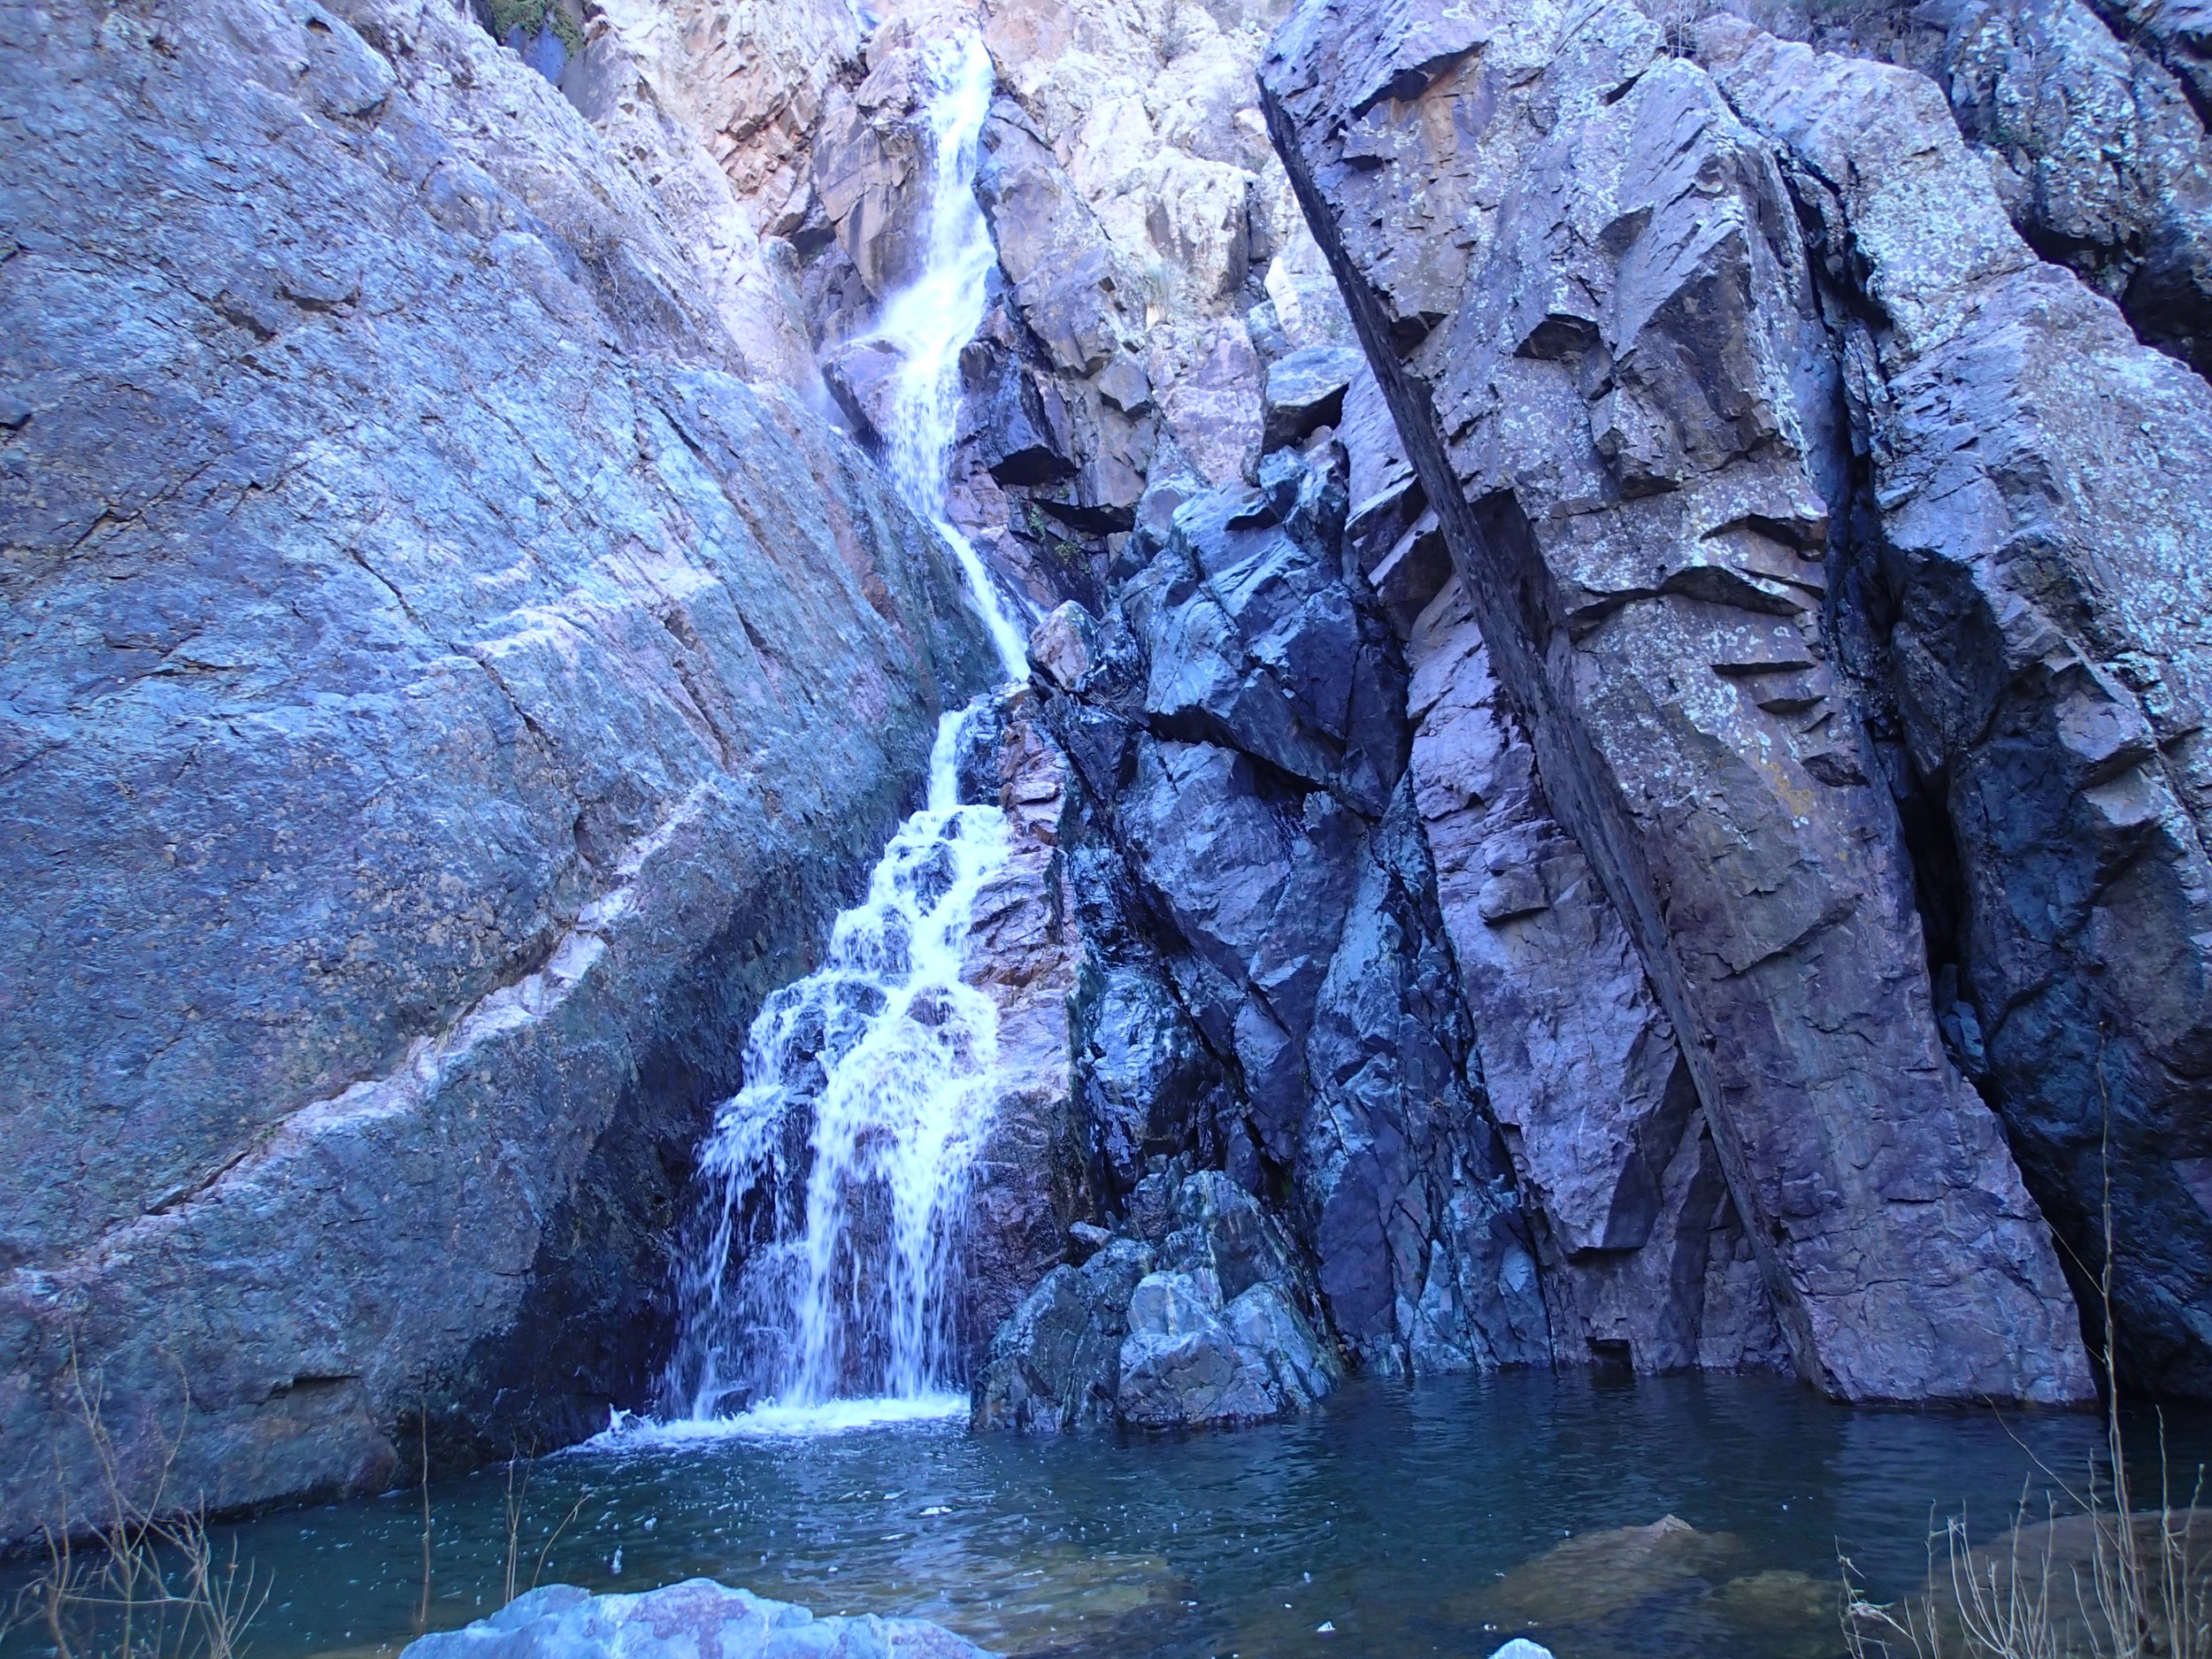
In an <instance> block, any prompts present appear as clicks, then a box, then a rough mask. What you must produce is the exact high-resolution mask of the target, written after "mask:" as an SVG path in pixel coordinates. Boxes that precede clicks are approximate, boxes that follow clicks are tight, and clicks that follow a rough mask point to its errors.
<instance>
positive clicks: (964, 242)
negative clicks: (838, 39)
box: [870, 35, 1029, 680]
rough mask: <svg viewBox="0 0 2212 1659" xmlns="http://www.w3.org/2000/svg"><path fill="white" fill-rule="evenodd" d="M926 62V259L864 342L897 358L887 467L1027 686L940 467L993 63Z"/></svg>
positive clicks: (965, 299) (977, 323)
mask: <svg viewBox="0 0 2212 1659" xmlns="http://www.w3.org/2000/svg"><path fill="white" fill-rule="evenodd" d="M928 61H929V69H930V75H931V79H932V81H933V83H934V86H935V96H933V98H932V99H931V100H930V104H929V109H928V111H927V112H926V122H927V126H928V132H929V135H930V141H931V144H932V148H933V162H934V167H935V172H934V186H933V189H932V190H931V193H930V203H929V223H928V232H927V235H926V241H925V244H924V245H925V247H926V250H927V254H926V259H925V262H924V265H923V270H922V273H921V275H920V276H919V277H918V278H916V279H915V280H914V282H913V283H912V285H911V286H910V287H908V288H902V289H901V290H900V291H899V292H898V293H896V294H895V295H893V296H891V298H890V299H889V301H888V302H887V303H886V304H885V305H884V308H883V315H882V317H881V318H880V319H879V320H878V322H877V324H876V327H875V331H874V333H873V334H872V335H871V336H870V338H872V339H874V340H879V341H881V342H884V343H885V344H887V345H888V346H890V347H891V348H893V349H895V351H897V353H898V354H899V370H898V376H897V380H896V381H895V384H894V388H893V392H892V399H891V414H890V432H889V434H888V438H889V447H890V454H889V456H888V457H887V458H888V460H889V462H890V467H891V475H892V476H893V477H894V478H895V479H896V480H898V482H899V484H900V486H901V487H902V488H904V489H905V490H906V491H907V492H908V493H907V500H908V502H909V503H910V504H911V505H912V506H913V507H914V508H915V509H916V510H917V511H919V512H920V513H921V514H922V515H923V517H925V518H927V519H928V520H929V521H930V522H931V523H932V524H933V525H934V526H936V527H937V531H938V534H941V535H942V536H943V537H944V538H945V540H946V541H948V542H949V543H950V544H951V546H952V550H953V551H954V552H955V553H956V554H957V555H958V556H959V558H960V566H961V569H962V571H963V572H965V574H966V576H967V579H968V591H969V592H970V593H971V594H972V595H974V598H975V605H976V610H977V611H979V613H980V614H981V615H982V618H983V621H984V625H985V626H987V628H989V629H990V631H991V642H992V643H993V644H994V645H995V646H996V647H997V648H998V654H999V659H1000V661H1001V662H1002V663H1003V664H1005V667H1006V674H1007V678H1008V679H1010V680H1026V679H1028V678H1029V652H1028V646H1027V642H1026V641H1025V639H1024V638H1023V635H1022V634H1021V632H1020V630H1018V628H1016V627H1015V626H1014V624H1013V622H1012V621H1011V620H1010V618H1008V616H1007V614H1006V605H1005V603H1004V601H1003V600H1002V598H1001V597H1000V595H999V592H998V588H997V587H996V585H995V583H994V582H993V581H992V580H991V573H990V572H989V571H988V570H987V569H986V568H985V566H984V564H983V556H982V555H981V554H979V553H978V552H977V551H976V549H975V547H974V544H973V543H972V542H971V541H969V540H968V538H967V537H966V536H964V535H963V534H961V533H960V531H959V530H958V529H956V527H955V526H954V525H953V523H952V520H951V518H950V517H949V515H948V513H947V511H946V502H945V463H946V460H947V458H948V457H949V456H950V455H951V454H952V446H953V440H954V438H955V436H956V433H957V426H958V422H959V416H960V353H961V351H962V350H963V349H965V347H966V346H967V343H968V342H970V341H971V340H973V339H974V338H975V331H976V330H977V329H979V328H980V327H981V326H983V308H984V305H985V303H986V299H987V284H988V282H989V279H990V275H991V270H992V267H993V266H995V265H997V263H998V250H997V249H996V248H995V247H994V246H993V245H992V243H991V229H990V227H989V226H988V225H987V224H985V223H984V222H983V210H982V209H981V208H980V207H979V206H977V205H976V199H975V166H976V146H977V143H978V142H979V140H980V139H981V137H982V134H983V122H984V119H985V118H986V117H987V116H988V115H989V114H990V112H991V90H992V88H993V86H994V85H995V72H994V71H993V69H992V67H991V54H990V53H989V52H988V51H987V50H985V48H984V45H983V42H982V40H981V39H980V38H979V37H978V36H976V35H957V36H956V37H955V38H954V39H952V40H950V41H947V42H942V43H941V44H940V45H938V46H937V47H936V48H934V49H933V50H932V51H931V53H930V54H929V60H928Z"/></svg>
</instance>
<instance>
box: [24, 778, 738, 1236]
mask: <svg viewBox="0 0 2212 1659" xmlns="http://www.w3.org/2000/svg"><path fill="white" fill-rule="evenodd" d="M712 793H713V786H712V784H711V783H710V782H707V781H702V782H700V783H696V784H695V785H693V786H692V787H691V788H690V789H689V790H688V791H687V792H686V793H685V795H683V796H682V798H681V799H680V800H679V801H678V803H676V805H675V806H674V808H673V809H672V810H671V811H670V812H669V814H668V815H667V817H665V818H663V819H662V820H661V822H660V823H659V824H658V825H657V826H655V827H654V828H653V829H652V830H651V831H650V832H649V833H647V834H645V835H643V836H641V837H639V838H638V839H637V840H636V841H633V842H631V843H630V845H629V846H628V847H627V848H626V849H624V852H623V855H622V856H621V858H620V859H619V860H618V862H617V864H616V865H615V875H616V877H617V880H616V882H615V884H614V885H613V886H611V887H609V888H608V890H607V891H606V892H604V893H603V894H601V895H598V896H597V897H596V898H595V899H593V900H592V901H591V902H589V903H588V904H587V905H585V906H584V908H583V909H582V910H580V912H579V913H578V915H577V918H576V919H575V921H574V922H573V923H572V924H571V926H569V927H568V928H567V929H566V930H565V932H564V933H562V934H561V935H560V936H559V938H558V939H557V941H555V943H554V945H553V947H552V949H550V950H549V952H548V953H547V957H546V959H545V964H544V965H543V966H542V967H540V968H536V969H534V970H533V971H531V972H527V973H526V974H523V975H522V976H520V977H519V978H518V979H511V980H509V981H508V982H506V983H504V984H502V985H499V986H496V987H494V988H493V989H491V990H489V991H488V992H486V993H484V994H483V995H481V996H479V997H478V998H477V999H476V1000H475V1001H474V1002H471V1003H470V1004H469V1005H468V1007H466V1008H465V1009H464V1010H461V1011H460V1013H458V1014H457V1015H456V1016H454V1017H453V1018H451V1019H450V1020H449V1021H448V1022H447V1024H446V1025H445V1026H444V1027H443V1028H442V1030H441V1031H440V1032H439V1033H437V1034H436V1035H434V1036H428V1035H426V1036H420V1037H417V1038H416V1039H415V1040H414V1041H412V1042H411V1043H410V1044H409V1045H408V1048H407V1052H406V1054H405V1056H403V1059H402V1060H401V1062H400V1063H399V1064H398V1065H396V1066H395V1067H394V1068H392V1069H391V1070H390V1071H386V1072H384V1073H382V1074H381V1075H380V1076H376V1077H373V1078H366V1079H358V1080H357V1081H355V1082H353V1083H351V1084H349V1085H348V1086H347V1087H344V1088H342V1089H341V1090H339V1091H338V1092H337V1093H336V1094H329V1095H325V1096H322V1097H320V1098H319V1099H316V1100H312V1101H309V1102H305V1103H304V1104H303V1105H300V1106H297V1107H295V1108H294V1109H293V1110H290V1111H288V1112H287V1113H285V1114H284V1115H283V1116H282V1117H281V1118H278V1119H277V1120H276V1121H275V1122H273V1123H272V1124H269V1125H266V1126H265V1127H264V1128H263V1129H262V1130H261V1131H260V1132H259V1133H257V1134H256V1135H255V1136H254V1137H253V1139H252V1140H251V1141H250V1142H249V1143H248V1144H247V1145H246V1146H245V1147H244V1148H241V1149H240V1150H239V1151H238V1152H236V1153H235V1154H234V1155H233V1156H231V1157H230V1158H228V1159H227V1160H226V1161H225V1162H223V1163H222V1164H219V1165H218V1166H217V1167H215V1168H214V1169H213V1170H211V1171H209V1172H207V1173H206V1174H204V1175H202V1176H200V1177H196V1178H195V1179H193V1180H192V1181H190V1182H188V1183H186V1184H184V1185H183V1186H181V1187H177V1188H173V1189H172V1190H171V1191H169V1192H167V1193H165V1194H163V1195H162V1196H161V1197H160V1198H158V1199H157V1200H156V1201H155V1202H154V1204H153V1205H151V1206H150V1207H149V1208H148V1209H146V1210H143V1211H142V1212H141V1213H140V1214H138V1215H136V1216H133V1217H127V1218H126V1219H124V1220H121V1221H119V1222H116V1223H114V1224H113V1225H110V1226H109V1227H107V1228H106V1229H104V1231H103V1232H101V1233H99V1234H98V1235H97V1236H96V1237H95V1238H94V1239H93V1240H91V1241H90V1242H88V1244H87V1245H85V1246H84V1247H83V1248H82V1249H81V1250H80V1251H79V1252H78V1253H77V1254H76V1255H75V1256H73V1257H72V1258H69V1259H68V1261H67V1262H66V1263H64V1264H62V1266H61V1267H59V1268H55V1267H48V1268H43V1269H36V1270H34V1269H28V1268H19V1269H18V1270H16V1272H15V1274H14V1275H12V1277H15V1278H17V1279H20V1278H21V1277H22V1275H24V1274H26V1273H33V1272H35V1274H36V1275H37V1277H39V1278H40V1279H45V1278H48V1277H50V1276H51V1275H52V1274H53V1273H55V1272H56V1271H68V1270H69V1269H71V1268H74V1269H76V1270H78V1271H96V1269H97V1268H98V1267H99V1266H100V1265H101V1264H102V1263H104V1260H105V1259H106V1258H107V1257H109V1256H112V1255H113V1254H114V1253H115V1251H116V1250H117V1249H119V1248H127V1247H128V1245H129V1244H130V1242H131V1240H132V1238H133V1236H134V1234H142V1233H145V1232H146V1231H147V1230H148V1229H149V1228H150V1225H151V1224H152V1223H154V1222H155V1221H157V1220H168V1219H170V1218H172V1217H180V1216H182V1215H185V1214H187V1213H188V1212H189V1211H190V1210H192V1209H194V1208H195V1207H196V1206H197V1205H199V1204H202V1203H205V1202H215V1201H217V1200H218V1199H219V1195H220V1194H222V1193H223V1192H224V1191H225V1190H226V1189H227V1188H229V1187H234V1186H242V1185H249V1184H250V1183H251V1182H253V1181H254V1180H255V1179H256V1178H257V1174H258V1172H259V1171H260V1170H261V1169H262V1168H263V1167H264V1166H265V1165H268V1164H274V1163H276V1162H277V1161H279V1160H280V1159H281V1158H283V1157H285V1156H287V1155H288V1154H291V1153H295V1152H297V1151H299V1150H302V1149H303V1148H305V1147H306V1146H307V1145H309V1144H311V1143H312V1142H313V1141H316V1140H318V1139H319V1138H321V1137H323V1136H325V1135H328V1134H332V1133H339V1132H342V1131H343V1130H345V1129H348V1128H350V1127H353V1126H357V1125H360V1124H363V1123H365V1122H370V1121H373V1120H375V1119H379V1118H389V1117H395V1116H397V1115H399V1114H401V1113H403V1112H407V1111H411V1110H418V1109H419V1108H420V1107H421V1106H423V1105H424V1104H425V1102H426V1101H428V1100H429V1099H430V1098H431V1097H432V1096H433V1095H434V1094H435V1092H436V1091H437V1089H438V1088H439V1087H441V1086H442V1085H443V1084H444V1083H445V1082H446V1081H447V1080H448V1079H449V1078H450V1077H451V1076H452V1075H453V1074H454V1073H455V1072H456V1071H459V1070H460V1069H461V1068H462V1067H463V1066H465V1064H467V1063H468V1062H469V1061H470V1060H471V1058H472V1056H475V1055H476V1054H477V1053H478V1051H480V1049H481V1048H483V1047H484V1046H485V1045H486V1044H487V1043H489V1042H491V1041H495V1039H497V1038H499V1037H502V1036H504V1035H506V1034H507V1033H510V1032H513V1031H517V1030H520V1029H522V1028H523V1027H525V1026H526V1025H532V1024H534V1023H537V1022H539V1021H541V1020H543V1019H544V1018H547V1017H548V1016H549V1015H551V1014H553V1013H554V1012H556V1011H557V1010H559V1009H560V1008H561V1007H562V1005H563V1004H564V1003H565V1002H567V1001H568V999H569V997H570V996H571V995H573V994H574V992H575V991H576V989H577V987H580V985H582V984H583V983H584V982H585V981H586V979H588V978H589V976H590V975H591V973H592V972H593V971H594V970H595V968H596V967H597V965H598V964H599V962H600V960H601V958H602V957H603V956H605V954H606V951H607V949H608V944H609V939H610V935H611V933H613V931H614V929H615V928H616V926H618V924H619V923H620V922H621V921H622V919H623V918H625V917H626V916H627V915H628V914H629V913H630V911H631V910H633V909H634V905H635V902H636V890H637V884H638V878H639V877H640V876H641V874H642V873H643V871H644V869H645V866H646V864H648V863H649V862H650V861H651V860H652V859H653V858H654V857H656V856H657V855H658V854H660V853H661V852H663V851H664V850H665V849H667V848H668V846H669V845H670V844H671V843H672V841H674V840H675V839H676V837H677V836H678V835H679V834H680V833H682V832H683V831H684V830H686V829H687V828H689V827H690V826H694V825H696V824H698V823H700V822H701V821H702V820H703V818H705V816H706V809H707V806H708V802H709V798H710V795H712Z"/></svg>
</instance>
